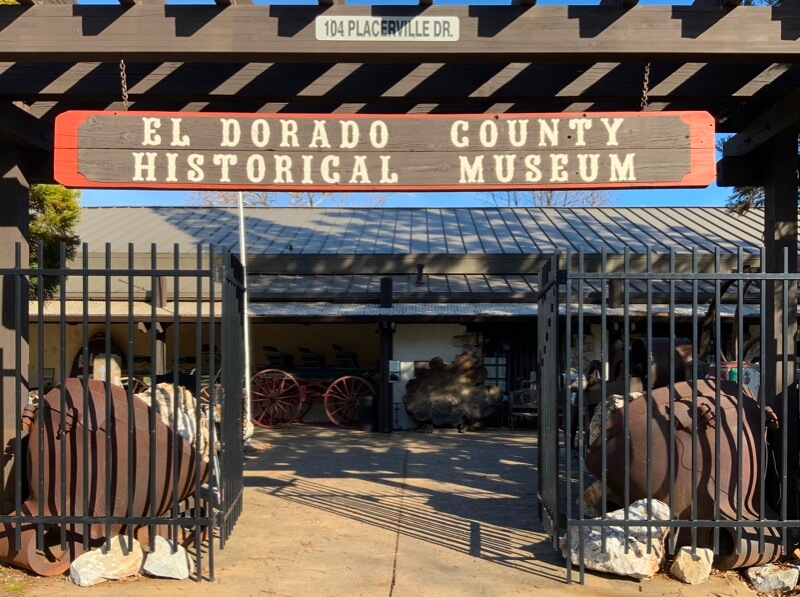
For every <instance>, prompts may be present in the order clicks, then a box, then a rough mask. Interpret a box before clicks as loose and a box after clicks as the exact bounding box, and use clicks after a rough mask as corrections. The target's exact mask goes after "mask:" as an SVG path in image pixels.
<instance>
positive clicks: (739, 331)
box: [736, 247, 758, 555]
mask: <svg viewBox="0 0 800 597" xmlns="http://www.w3.org/2000/svg"><path fill="white" fill-rule="evenodd" d="M736 271H737V272H738V273H739V279H738V281H737V284H736V287H737V289H738V292H737V293H736V313H737V315H736V347H737V350H736V371H738V373H739V376H738V378H737V379H738V382H739V383H738V384H737V386H736V446H737V450H736V456H737V458H736V521H737V522H740V521H741V520H742V507H743V505H744V496H743V495H742V475H744V463H743V457H744V421H743V420H742V419H743V418H744V404H743V401H744V393H743V391H742V388H743V387H744V354H743V352H744V294H745V292H746V291H747V282H746V281H745V278H744V253H743V250H742V247H739V248H738V250H737V252H736ZM756 398H757V397H756ZM757 432H758V431H757ZM741 545H742V527H741V526H737V527H736V553H737V554H739V555H741Z"/></svg>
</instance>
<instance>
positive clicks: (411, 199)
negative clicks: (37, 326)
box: [81, 186, 729, 207]
mask: <svg viewBox="0 0 800 597" xmlns="http://www.w3.org/2000/svg"><path fill="white" fill-rule="evenodd" d="M728 193H729V189H723V188H719V187H717V186H712V187H709V188H708V189H662V190H656V191H650V190H626V191H617V192H615V193H614V197H615V200H614V205H615V206H618V207H654V206H671V207H677V206H680V207H686V206H688V207H701V206H722V205H725V199H726V198H727V196H728ZM189 195H190V193H188V192H185V191H108V190H105V189H100V190H97V189H95V190H86V191H83V195H82V197H81V205H83V206H85V207H114V206H120V205H147V206H153V205H159V206H167V205H187V204H188V202H189V201H188V199H189ZM482 205H485V203H484V202H483V201H482V200H481V198H480V197H479V196H478V194H477V193H413V194H412V193H395V194H394V195H388V196H387V200H386V203H385V204H384V207H480V206H482Z"/></svg>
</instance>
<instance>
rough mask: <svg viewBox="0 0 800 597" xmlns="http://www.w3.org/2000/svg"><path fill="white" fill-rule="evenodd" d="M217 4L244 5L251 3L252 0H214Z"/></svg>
mask: <svg viewBox="0 0 800 597" xmlns="http://www.w3.org/2000/svg"><path fill="white" fill-rule="evenodd" d="M214 2H215V3H216V4H217V6H232V5H235V4H241V5H244V6H247V5H251V6H252V4H253V0H214Z"/></svg>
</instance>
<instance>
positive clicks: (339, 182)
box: [55, 111, 715, 192]
mask: <svg viewBox="0 0 800 597" xmlns="http://www.w3.org/2000/svg"><path fill="white" fill-rule="evenodd" d="M55 130H56V133H55V178H56V180H57V181H58V182H60V183H61V184H63V185H66V186H70V187H79V188H90V187H106V188H131V189H134V188H142V189H229V190H234V189H265V190H284V191H289V190H322V191H331V190H341V191H371V190H383V191H388V192H391V191H426V190H437V191H464V190H488V189H581V188H592V189H603V188H633V187H702V186H707V185H708V184H710V183H711V182H712V181H713V179H714V176H715V156H714V119H713V118H712V116H711V115H710V114H708V113H707V112H630V113H627V112H616V113H591V112H587V113H576V114H568V113H558V114H470V115H438V114H437V115H431V114H424V115H417V114H414V115H410V114H409V115H385V116H383V115H381V116H376V115H362V114H215V113H184V112H171V113H170V112H161V113H155V112H88V111H75V112H66V113H63V114H61V115H59V116H58V117H57V118H56V129H55Z"/></svg>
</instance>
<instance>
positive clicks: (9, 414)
mask: <svg viewBox="0 0 800 597" xmlns="http://www.w3.org/2000/svg"><path fill="white" fill-rule="evenodd" d="M18 157H19V156H18V152H17V151H16V148H14V147H13V146H11V145H7V144H2V145H0V201H2V203H3V209H2V210H0V267H2V268H4V269H7V270H10V269H11V268H13V267H15V260H16V255H17V253H16V245H17V243H19V246H20V264H21V265H22V267H27V265H28V221H29V216H28V205H29V195H28V181H27V180H25V177H24V176H23V174H22V171H21V170H20V168H19V161H18ZM15 278H16V276H14V275H12V274H9V275H4V276H2V285H1V286H2V287H1V288H0V312H2V323H1V324H0V346H2V347H3V349H2V351H0V371H2V378H0V436H2V438H1V439H0V441H2V443H3V445H4V446H10V445H13V441H14V437H15V431H16V429H17V427H18V425H19V423H18V421H17V417H16V410H17V408H16V405H18V406H19V407H20V408H21V407H22V406H23V405H24V404H25V403H26V402H27V394H28V388H29V387H30V383H29V380H28V364H29V362H28V361H29V345H28V336H29V332H28V317H27V315H28V310H27V309H25V308H23V309H22V310H21V313H19V314H17V309H16V308H15V305H17V304H18V303H19V301H21V300H22V301H25V302H27V300H26V297H27V295H28V289H27V283H26V280H25V278H19V279H15ZM17 282H19V283H21V284H22V285H23V287H22V288H20V287H19V286H18V285H17ZM23 304H24V303H23ZM17 330H18V331H19V334H20V336H21V337H20V338H19V339H17ZM15 372H16V373H19V374H20V383H19V384H17V383H16V374H15ZM11 460H13V459H9V460H8V461H7V462H6V464H5V465H4V466H3V467H2V482H1V483H0V485H1V486H2V487H1V488H0V512H2V513H3V514H8V513H9V512H11V511H12V510H13V509H14V490H13V487H14V482H13V476H12V473H13V466H11V464H12V463H11ZM18 481H19V480H17V482H18Z"/></svg>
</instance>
